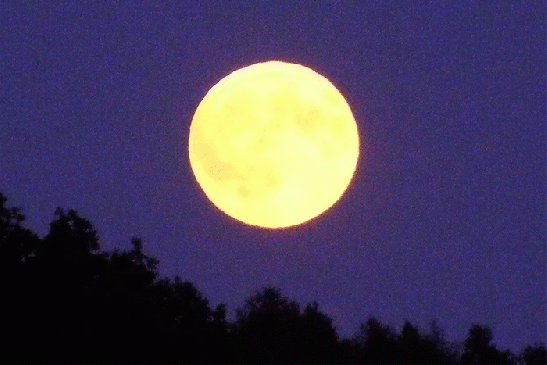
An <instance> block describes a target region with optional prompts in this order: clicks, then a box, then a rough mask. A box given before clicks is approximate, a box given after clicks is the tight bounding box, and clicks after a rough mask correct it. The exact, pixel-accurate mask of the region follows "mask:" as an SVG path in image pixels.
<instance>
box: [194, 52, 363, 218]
mask: <svg viewBox="0 0 547 365" xmlns="http://www.w3.org/2000/svg"><path fill="white" fill-rule="evenodd" d="M188 149H189V157H190V165H191V167H192V171H193V173H194V175H195V177H196V180H197V182H198V183H199V185H200V186H201V188H202V189H203V191H204V192H205V195H206V196H207V197H208V198H209V199H210V200H211V201H212V202H213V204H214V205H216V206H217V207H218V208H219V209H220V210H221V211H223V212H224V213H226V214H227V215H229V216H231V217H232V218H235V219H237V220H239V221H242V222H244V223H246V224H249V225H253V226H260V227H264V228H283V227H289V226H294V225H298V224H301V223H303V222H306V221H308V220H310V219H312V218H314V217H316V216H318V215H320V214H321V213H323V212H324V211H326V210H327V209H329V208H330V207H331V206H332V205H333V204H334V203H335V202H336V201H338V199H340V197H341V196H342V194H343V193H344V191H345V190H346V188H347V187H348V185H349V183H350V181H351V178H352V176H353V174H354V172H355V169H356V167H357V159H358V157H359V134H358V130H357V124H356V123H355V119H354V117H353V114H352V112H351V109H350V107H349V105H348V103H347V102H346V100H345V99H344V97H343V96H342V94H341V93H340V92H339V91H338V90H337V89H336V87H335V86H334V85H333V84H332V83H330V82H329V80H327V79H326V78H325V77H323V76H321V75H320V74H318V73H317V72H315V71H313V70H311V69H310V68H307V67H304V66H302V65H298V64H291V63H285V62H280V61H269V62H263V63H257V64H253V65H251V66H248V67H244V68H241V69H239V70H236V71H234V72H232V73H231V74H229V75H228V76H226V77H224V78H223V79H222V80H220V81H219V82H218V83H217V84H216V85H214V86H213V87H212V88H211V89H210V90H209V92H208V93H207V94H206V95H205V97H204V98H203V100H202V101H201V103H200V104H199V106H198V107H197V109H196V112H195V114H194V117H193V119H192V123H191V126H190V137H189V146H188Z"/></svg>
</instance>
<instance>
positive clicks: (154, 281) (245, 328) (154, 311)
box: [0, 193, 547, 364]
mask: <svg viewBox="0 0 547 365" xmlns="http://www.w3.org/2000/svg"><path fill="white" fill-rule="evenodd" d="M6 202H7V199H6V197H5V196H4V195H2V194H1V193H0V204H1V206H0V272H1V275H2V276H1V279H0V286H1V287H0V293H1V295H0V329H1V331H2V332H3V336H2V338H3V339H2V340H0V354H1V355H0V360H1V361H2V362H3V363H7V362H17V363H28V362H40V363H44V362H55V363H68V362H70V363H83V362H86V363H105V362H108V363H352V364H396V363H401V364H403V363H404V364H545V363H546V358H547V351H546V349H545V346H544V344H534V345H529V346H527V347H526V348H525V349H523V350H522V351H521V352H520V353H519V354H513V353H511V352H510V351H508V350H505V351H502V350H500V349H497V348H496V346H495V345H494V344H493V342H492V341H493V337H492V331H491V330H490V329H489V328H488V327H487V326H484V325H479V324H474V325H472V327H471V328H470V329H469V332H468V337H467V338H466V339H465V341H464V342H463V343H461V344H455V343H450V342H448V341H446V340H445V338H444V336H443V330H442V329H441V328H439V327H438V326H437V325H436V324H435V322H432V323H431V328H430V331H429V332H428V333H421V332H420V331H419V329H418V328H417V327H416V326H414V325H412V324H411V323H410V322H408V321H407V322H406V323H404V326H403V328H402V330H401V332H400V333H397V332H396V331H394V330H393V329H392V328H390V327H389V326H387V325H385V324H383V323H381V322H380V321H379V320H378V319H376V318H369V319H368V320H367V321H366V322H364V323H361V324H360V327H359V331H358V333H357V334H355V335H354V336H353V337H352V338H340V337H339V336H338V334H337V332H336V328H335V327H334V326H333V323H332V320H331V318H329V317H328V316H327V315H325V314H324V313H322V312H321V311H320V310H319V306H318V304H317V302H313V303H309V304H307V305H306V306H305V307H302V306H301V305H300V304H298V303H296V302H295V301H292V300H290V299H288V298H286V297H285V296H283V295H282V293H281V291H280V290H279V289H278V288H274V287H264V288H262V289H260V290H259V291H257V292H256V293H255V294H254V295H252V296H251V297H249V298H248V299H247V300H246V301H245V303H244V305H243V306H242V307H241V308H239V309H238V310H237V312H236V318H235V320H234V321H229V320H228V319H227V316H226V306H225V305H224V304H221V305H218V306H217V307H216V308H211V307H210V306H209V302H208V301H207V299H206V298H204V297H203V296H202V294H201V293H200V292H199V290H198V289H197V288H196V287H195V286H194V285H193V284H192V283H190V282H186V281H182V280H181V279H180V278H178V277H175V278H174V279H173V280H171V279H169V278H161V277H159V274H158V270H157V267H158V264H159V262H158V260H156V259H155V258H153V257H150V256H147V255H146V254H145V253H143V246H142V241H141V240H140V239H138V238H133V239H132V240H131V245H132V246H131V249H130V250H128V251H119V250H115V251H112V252H103V251H100V247H99V241H98V237H97V234H96V231H95V229H94V228H93V226H92V224H91V223H90V222H89V221H88V220H86V219H84V218H82V217H80V216H79V215H78V214H77V212H76V211H74V210H69V211H64V210H63V209H60V208H58V209H57V210H56V211H55V219H54V221H53V222H52V223H51V224H50V230H49V233H48V234H47V235H46V236H45V237H44V238H39V237H38V236H37V235H36V234H35V233H33V232H31V231H30V230H28V229H27V228H25V227H24V226H23V221H24V220H25V217H24V215H23V214H21V210H20V209H19V208H14V207H8V206H7V205H6Z"/></svg>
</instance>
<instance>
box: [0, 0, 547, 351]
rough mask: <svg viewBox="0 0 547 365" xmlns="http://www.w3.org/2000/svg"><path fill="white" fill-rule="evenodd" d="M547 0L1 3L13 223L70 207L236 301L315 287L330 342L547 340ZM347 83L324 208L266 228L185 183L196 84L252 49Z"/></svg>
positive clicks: (6, 173)
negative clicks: (347, 132) (349, 163)
mask: <svg viewBox="0 0 547 365" xmlns="http://www.w3.org/2000/svg"><path fill="white" fill-rule="evenodd" d="M545 10H546V9H545V5H544V3H543V2H540V1H518V2H517V1H495V2H484V1H355V2H351V1H190V0H188V1H179V2H162V3H160V4H156V2H147V1H139V2H134V1H124V2H122V1H119V2H118V1H106V2H93V1H88V2H85V1H69V2H57V4H54V5H52V4H45V3H41V2H40V3H39V2H35V1H31V2H21V3H18V4H16V3H15V2H10V1H8V2H3V3H2V4H0V50H1V52H0V191H1V192H2V193H4V194H5V195H7V197H8V198H9V200H8V204H9V205H10V206H20V207H22V208H23V209H24V213H25V214H26V215H27V216H28V220H27V227H29V228H31V229H32V230H34V231H36V232H37V233H39V234H40V235H42V236H43V235H45V234H46V233H47V231H48V228H49V227H48V225H49V223H50V222H51V221H52V220H53V219H54V215H53V212H54V211H55V208H56V207H58V206H61V207H63V208H65V209H75V210H77V211H78V212H79V213H80V215H81V216H83V217H85V218H87V219H89V220H90V221H91V222H92V223H93V224H94V226H95V228H96V229H97V230H98V233H99V235H100V238H101V247H102V248H103V249H105V250H111V249H114V248H121V249H129V248H130V238H131V237H132V236H139V237H141V238H142V239H143V240H144V242H145V246H144V247H145V251H146V252H147V253H148V254H150V255H152V256H154V257H156V258H158V259H159V260H160V262H161V264H160V272H161V275H162V276H169V277H174V276H175V275H178V276H180V277H181V278H182V279H184V280H190V281H192V282H194V283H195V285H196V286H197V288H198V289H199V290H200V291H202V292H203V294H204V295H205V296H206V297H207V298H208V299H209V300H210V302H211V304H212V305H216V304H218V303H220V302H225V303H227V304H228V311H229V312H230V313H233V311H234V310H235V309H236V308H237V307H239V306H242V305H243V303H244V300H245V299H246V298H247V297H249V296H250V295H252V294H254V292H255V291H256V290H258V289H260V288H261V287H262V286H263V285H275V286H278V287H279V288H280V289H281V290H282V292H283V293H284V294H285V295H287V296H289V297H290V298H291V299H295V300H297V301H298V302H300V303H301V304H305V303H307V302H310V301H312V300H317V301H318V303H319V306H320V307H319V308H320V309H321V310H323V311H324V312H325V313H327V314H329V315H330V316H331V317H332V318H333V319H334V322H335V324H336V325H337V327H338V330H339V333H340V334H341V335H343V336H349V335H352V334H353V333H354V332H355V331H357V330H358V326H359V322H361V321H365V320H366V319H367V318H368V317H369V316H377V317H378V318H379V319H380V320H382V321H384V322H386V323H388V324H390V325H392V326H393V327H394V328H395V329H396V330H397V331H399V330H400V328H401V327H402V325H403V323H404V320H405V319H408V320H410V321H411V322H412V323H414V324H417V325H418V326H420V327H421V328H422V329H423V330H424V331H426V330H427V329H428V327H427V324H428V322H429V321H431V320H433V319H437V320H438V322H439V324H440V325H441V326H442V327H444V328H445V329H446V335H447V338H448V339H449V340H463V339H464V338H465V337H466V334H467V330H468V329H469V327H470V326H471V324H472V323H480V324H485V325H488V326H490V327H491V328H492V329H493V333H494V338H495V341H496V342H497V344H498V346H499V347H500V348H502V349H506V348H509V349H511V350H512V351H515V352H518V351H520V350H522V349H523V347H524V346H525V345H526V344H532V343H534V342H537V341H542V342H544V343H545V342H546V328H547V319H546V307H547V303H546V257H547V252H546V221H547V217H546V215H547V214H546V204H545V203H546V152H547V151H546V137H547V134H546V130H547V128H546V119H545V116H546V97H545V85H546V71H545V70H546V67H545V66H546V62H545V61H546V60H545V57H546V49H545V44H546V36H545V34H546V29H545V28H546V27H545ZM272 59H274V60H281V61H287V62H295V63H300V64H303V65H305V66H308V67H310V68H312V69H314V70H316V71H317V72H319V73H321V74H322V75H324V76H326V77H327V78H328V79H330V80H331V81H332V82H333V83H334V84H335V85H336V87H337V88H338V89H339V90H340V91H341V92H342V93H343V94H344V95H345V96H346V98H347V100H348V102H349V104H350V106H351V108H352V110H353V112H354V115H355V117H356V119H357V122H358V125H359V130H360V134H361V141H362V151H361V159H360V161H359V165H358V170H357V172H356V175H355V178H354V180H353V182H352V184H351V186H350V187H349V189H348V190H347V192H346V194H345V195H344V196H343V197H342V199H341V200H340V201H339V202H338V203H337V204H336V205H335V206H334V207H332V208H331V209H330V210H329V211H327V212H326V213H325V214H323V215H322V216H320V217H319V218H317V219H314V220H313V221H311V222H309V223H308V224H305V225H303V226H301V227H296V228H293V229H288V230H282V231H268V230H260V229H257V228H252V227H247V226H244V225H243V224H240V223H238V222H234V221H233V220H232V219H230V218H229V217H227V216H225V215H224V214H223V213H221V212H220V211H218V210H217V209H216V208H215V207H214V206H213V205H212V204H211V203H209V202H208V200H207V199H206V197H205V196H204V194H203V193H202V192H201V190H200V189H199V187H198V185H197V183H196V182H195V181H194V178H193V175H192V173H191V171H190V166H189V161H188V155H187V139H188V128H189V126H190V122H191V118H192V115H193V112H194V110H195V108H196V107H197V105H198V103H199V102H200V100H201V98H202V97H203V96H204V95H205V93H206V92H207V90H208V89H209V88H210V87H211V86H212V85H213V84H215V83H216V82H217V81H218V80H219V79H221V78H222V77H224V76H225V75H227V74H228V73H230V72H231V71H233V70H235V69H238V68H241V67H243V66H247V65H250V64H252V63H256V62H260V61H266V60H272Z"/></svg>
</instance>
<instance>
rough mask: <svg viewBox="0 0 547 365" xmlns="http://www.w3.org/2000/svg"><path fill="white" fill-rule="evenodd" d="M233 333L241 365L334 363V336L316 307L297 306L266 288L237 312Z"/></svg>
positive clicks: (335, 339)
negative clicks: (245, 363) (259, 364)
mask: <svg viewBox="0 0 547 365" xmlns="http://www.w3.org/2000/svg"><path fill="white" fill-rule="evenodd" d="M233 333H234V335H235V337H236V346H237V352H238V353H239V356H240V357H239V358H238V360H239V361H241V362H253V363H256V362H261V363H272V362H282V363H295V362H299V363H302V362H307V363H310V362H322V363H325V362H329V361H334V360H335V351H336V346H337V335H336V331H335V329H334V328H333V327H332V321H331V319H330V318H328V317H327V316H326V315H324V314H323V313H321V312H319V310H318V305H317V303H315V302H314V303H313V304H310V305H308V306H307V307H306V309H305V310H304V312H303V313H300V306H299V305H298V303H296V302H294V301H290V300H288V299H287V298H285V297H283V296H282V295H281V292H280V290H279V289H276V288H272V287H268V288H264V289H263V290H262V291H261V292H258V293H257V294H256V295H255V296H253V297H251V298H249V299H248V300H247V301H246V303H245V306H244V307H243V308H242V309H240V310H238V311H237V322H236V323H235V325H234V329H233Z"/></svg>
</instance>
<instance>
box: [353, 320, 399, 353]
mask: <svg viewBox="0 0 547 365" xmlns="http://www.w3.org/2000/svg"><path fill="white" fill-rule="evenodd" d="M356 344H357V346H358V347H359V351H358V356H359V361H360V362H361V363H367V364H394V363H397V362H398V360H399V359H398V358H397V351H396V350H397V337H396V335H395V333H394V332H393V330H392V329H391V328H390V327H388V326H385V325H383V324H382V323H380V321H379V320H377V319H376V318H369V319H368V320H367V322H366V324H361V326H360V328H359V334H358V335H357V336H356Z"/></svg>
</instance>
